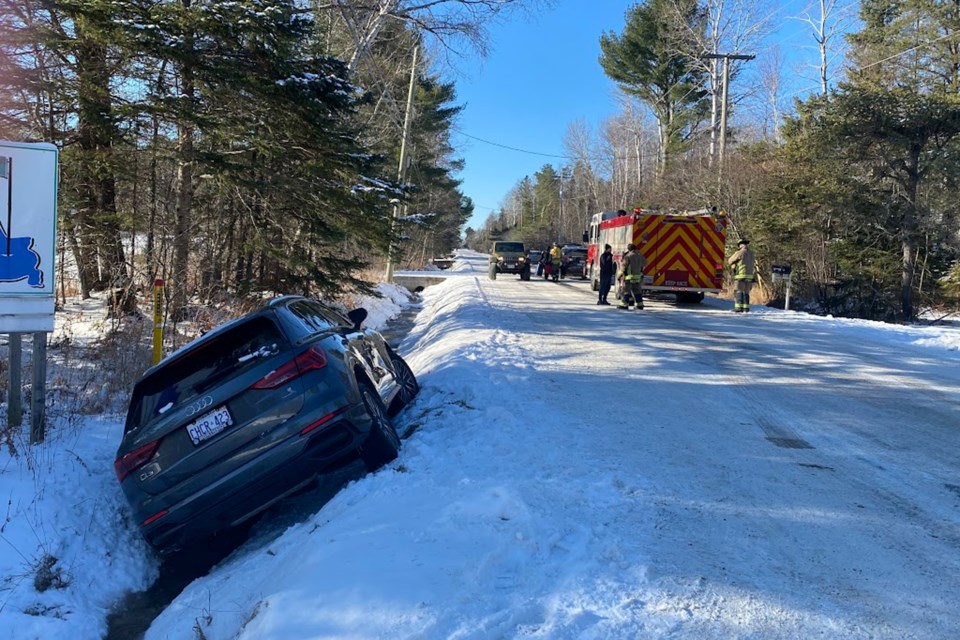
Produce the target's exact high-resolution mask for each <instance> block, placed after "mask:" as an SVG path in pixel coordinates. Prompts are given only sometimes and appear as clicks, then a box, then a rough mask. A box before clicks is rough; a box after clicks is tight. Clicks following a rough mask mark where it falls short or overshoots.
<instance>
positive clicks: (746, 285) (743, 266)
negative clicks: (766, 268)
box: [727, 238, 756, 313]
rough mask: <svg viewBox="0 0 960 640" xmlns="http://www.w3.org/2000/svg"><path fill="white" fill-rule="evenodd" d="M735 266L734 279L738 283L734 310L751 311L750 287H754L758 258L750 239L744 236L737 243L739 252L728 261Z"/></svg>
mask: <svg viewBox="0 0 960 640" xmlns="http://www.w3.org/2000/svg"><path fill="white" fill-rule="evenodd" d="M727 264H729V265H730V266H731V267H733V279H734V281H735V283H736V289H735V291H736V302H735V304H734V307H733V310H734V311H735V312H736V313H746V312H748V311H750V288H751V287H753V278H754V275H755V273H756V259H755V258H754V257H753V251H752V250H751V249H750V241H749V240H746V239H744V238H741V239H740V242H738V243H737V252H736V253H734V254H733V255H732V256H730V260H728V261H727Z"/></svg>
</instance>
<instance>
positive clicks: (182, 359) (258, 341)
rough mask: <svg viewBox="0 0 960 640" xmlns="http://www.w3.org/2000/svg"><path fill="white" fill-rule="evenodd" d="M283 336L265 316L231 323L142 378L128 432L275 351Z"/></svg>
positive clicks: (130, 413)
mask: <svg viewBox="0 0 960 640" xmlns="http://www.w3.org/2000/svg"><path fill="white" fill-rule="evenodd" d="M283 342H285V340H284V337H283V334H282V333H280V330H279V329H278V328H277V326H276V325H275V324H274V323H273V322H272V321H271V320H270V319H269V318H265V317H263V316H260V317H255V318H253V319H251V320H250V321H249V322H244V323H242V324H239V325H237V326H235V327H232V328H230V329H227V330H226V331H224V332H223V333H221V334H219V335H217V336H216V337H214V338H212V339H210V340H207V341H206V342H204V343H202V344H200V345H198V346H197V347H196V348H194V349H191V350H190V351H188V352H187V353H185V354H183V355H181V356H178V357H176V358H175V359H174V360H172V361H171V362H170V363H168V364H166V365H161V367H160V368H159V369H157V370H156V371H154V372H153V373H152V374H150V376H149V377H147V378H144V379H143V380H141V381H140V382H139V383H138V384H137V386H136V388H135V389H134V391H133V398H131V401H130V412H129V413H128V414H127V424H126V429H125V431H126V432H130V431H134V430H136V429H139V428H140V427H143V426H145V425H148V424H150V423H152V422H155V421H157V420H159V419H160V418H162V417H163V415H164V414H166V413H167V412H168V411H170V410H171V409H173V408H174V407H175V406H177V404H178V403H180V402H183V401H185V400H188V399H190V398H193V397H194V396H196V395H198V394H200V393H203V392H204V391H206V390H207V389H210V388H212V387H214V386H215V385H216V384H217V383H218V382H220V381H221V380H223V379H225V378H228V377H230V376H233V375H236V374H237V373H240V372H241V371H244V370H245V369H247V368H248V367H251V366H253V365H254V364H255V363H256V362H257V361H258V360H260V359H261V358H264V357H267V356H271V355H274V354H276V353H277V352H278V351H279V350H280V346H281V344H282V343H283Z"/></svg>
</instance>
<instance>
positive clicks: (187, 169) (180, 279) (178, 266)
mask: <svg viewBox="0 0 960 640" xmlns="http://www.w3.org/2000/svg"><path fill="white" fill-rule="evenodd" d="M181 2H182V4H183V6H184V8H186V9H189V8H190V5H191V4H192V0H181ZM184 48H185V50H187V51H192V50H193V39H192V38H187V41H186V43H185V44H184ZM195 93H196V92H195V87H194V79H193V68H192V66H191V62H190V61H186V62H185V63H184V64H183V66H182V67H181V69H180V94H181V96H182V99H183V100H186V101H188V102H189V104H190V107H189V109H190V110H192V109H193V100H194V97H195ZM193 135H194V126H193V123H192V122H191V121H190V120H189V118H188V119H185V120H181V122H180V124H179V126H178V134H177V158H178V161H177V177H176V188H177V193H176V198H177V211H176V221H175V226H174V234H173V237H174V242H175V245H174V248H173V269H172V271H173V273H172V274H171V275H172V278H171V279H172V280H173V292H172V295H171V299H170V316H171V317H172V318H173V319H174V321H177V320H182V319H183V318H185V317H186V310H187V286H188V279H189V262H190V222H191V209H192V207H193V166H194V165H193V163H194V157H193V155H194V154H193Z"/></svg>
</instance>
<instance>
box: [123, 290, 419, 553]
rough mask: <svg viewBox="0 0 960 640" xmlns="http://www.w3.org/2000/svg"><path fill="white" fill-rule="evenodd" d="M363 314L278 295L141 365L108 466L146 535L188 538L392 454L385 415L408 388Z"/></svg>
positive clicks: (394, 446)
mask: <svg viewBox="0 0 960 640" xmlns="http://www.w3.org/2000/svg"><path fill="white" fill-rule="evenodd" d="M366 316H367V312H366V310H364V309H354V310H353V311H351V312H350V313H349V314H347V315H343V314H342V313H341V312H340V311H339V310H338V309H336V308H334V307H333V306H331V305H329V304H325V303H323V302H321V301H319V300H314V299H311V298H304V297H300V296H284V297H281V298H277V299H275V300H272V301H270V302H269V303H267V304H266V305H265V306H264V307H263V308H262V309H260V310H258V311H255V312H253V313H250V314H248V315H246V316H244V317H242V318H239V319H237V320H234V321H232V322H229V323H227V324H225V325H223V326H221V327H218V328H216V329H214V330H213V331H210V332H208V333H206V334H205V335H204V336H202V337H200V338H198V339H197V340H194V341H193V342H191V343H190V344H188V345H186V346H184V347H182V348H181V349H180V350H179V351H177V352H176V353H174V354H172V355H170V356H168V357H167V358H166V359H164V360H163V361H161V362H160V364H158V365H156V366H154V367H153V368H151V369H149V370H148V371H147V372H146V373H145V374H144V376H143V377H142V378H141V379H140V380H139V381H138V382H137V383H136V385H135V386H134V388H133V394H132V397H131V399H130V407H129V410H128V412H127V420H126V424H125V426H124V434H123V439H122V440H121V442H120V447H119V449H118V450H117V458H116V462H115V464H114V467H115V469H116V472H117V479H118V480H119V481H120V486H121V488H122V489H123V493H124V495H125V496H126V498H127V500H128V502H129V503H130V508H131V510H132V512H133V517H134V520H135V521H136V522H137V524H138V525H139V527H140V532H141V533H142V534H143V536H144V538H146V540H147V542H149V543H150V544H151V545H153V546H154V547H155V548H156V549H158V550H159V551H161V552H164V553H169V552H172V551H175V550H176V549H178V548H180V547H182V546H188V545H192V544H197V543H201V541H203V540H204V539H205V538H208V537H209V536H212V535H215V534H216V533H218V532H220V531H222V530H225V529H228V528H230V527H232V526H235V525H237V524H239V523H241V522H243V521H245V520H248V519H250V518H252V517H253V516H255V515H256V514H258V513H260V512H262V511H264V510H265V509H266V508H267V507H269V506H270V505H272V504H274V503H275V502H277V501H278V500H280V499H281V498H283V497H284V496H287V495H289V494H290V493H292V492H294V491H296V490H298V489H300V488H302V487H304V486H307V485H308V484H309V483H310V482H312V481H313V479H314V478H315V477H316V476H317V475H319V474H322V473H325V472H326V471H328V470H330V469H333V468H336V467H337V465H338V464H340V462H341V461H342V460H344V459H347V458H352V457H353V456H357V455H359V458H360V459H361V460H363V462H364V463H365V464H366V466H367V467H368V468H369V469H370V470H371V471H372V470H375V469H378V468H380V467H382V466H383V465H385V464H387V463H388V462H390V461H391V460H393V459H394V458H396V457H397V453H398V450H399V448H400V438H399V437H398V436H397V432H396V430H394V428H393V423H392V421H391V418H392V416H393V415H394V414H396V413H397V412H399V411H400V409H402V408H403V407H404V406H406V405H407V404H409V403H410V402H411V401H412V400H413V398H414V397H415V396H416V395H417V392H418V391H419V389H420V387H419V385H418V383H417V379H416V377H415V376H414V374H413V371H412V370H411V369H410V367H409V366H407V363H406V361H404V359H403V358H402V357H400V355H399V354H397V353H396V352H395V351H394V350H393V349H392V348H390V346H389V345H388V344H387V343H386V341H385V340H384V339H383V336H381V335H380V334H379V333H377V332H376V331H374V330H372V329H367V328H363V327H362V326H361V324H362V322H363V320H364V319H365V318H366Z"/></svg>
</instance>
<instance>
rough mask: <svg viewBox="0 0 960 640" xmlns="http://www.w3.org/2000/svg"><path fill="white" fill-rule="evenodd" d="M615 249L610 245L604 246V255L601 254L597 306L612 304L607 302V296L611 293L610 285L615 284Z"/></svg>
mask: <svg viewBox="0 0 960 640" xmlns="http://www.w3.org/2000/svg"><path fill="white" fill-rule="evenodd" d="M612 249H613V247H611V246H610V245H608V244H605V245H603V253H601V254H600V297H599V298H598V299H597V304H610V303H609V302H607V294H608V293H610V285H611V284H613V272H614V268H613V267H614V265H613V250H612Z"/></svg>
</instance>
